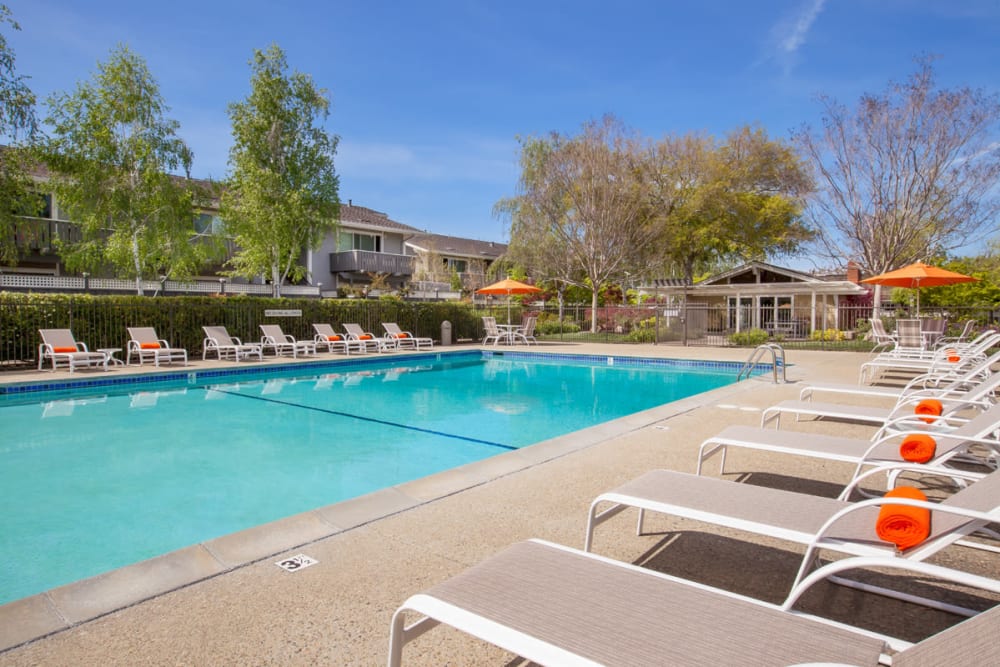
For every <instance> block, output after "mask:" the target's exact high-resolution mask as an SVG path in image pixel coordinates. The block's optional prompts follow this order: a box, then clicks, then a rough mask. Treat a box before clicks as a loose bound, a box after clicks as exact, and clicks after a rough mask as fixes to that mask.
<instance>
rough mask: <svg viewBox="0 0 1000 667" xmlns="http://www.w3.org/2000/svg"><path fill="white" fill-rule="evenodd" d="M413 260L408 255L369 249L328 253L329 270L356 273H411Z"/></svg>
mask: <svg viewBox="0 0 1000 667" xmlns="http://www.w3.org/2000/svg"><path fill="white" fill-rule="evenodd" d="M413 260H414V258H413V257H411V256H410V255H394V254H391V253H386V252H371V251H370V250H347V251H345V252H331V253H330V272H331V273H337V272H338V271H353V272H357V273H390V274H393V275H401V276H410V275H413Z"/></svg>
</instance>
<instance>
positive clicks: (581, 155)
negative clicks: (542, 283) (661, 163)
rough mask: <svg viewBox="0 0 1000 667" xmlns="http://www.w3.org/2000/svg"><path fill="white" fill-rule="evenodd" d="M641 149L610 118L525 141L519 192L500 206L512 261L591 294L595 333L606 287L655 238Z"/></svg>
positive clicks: (535, 272) (592, 329)
mask: <svg viewBox="0 0 1000 667" xmlns="http://www.w3.org/2000/svg"><path fill="white" fill-rule="evenodd" d="M641 148H642V147H641V145H640V142H639V140H638V139H637V138H635V137H634V136H633V135H631V134H629V133H628V132H626V130H625V129H624V127H623V126H622V124H621V123H620V122H619V121H617V120H616V119H614V118H613V117H610V116H608V117H605V118H604V119H602V120H601V121H599V122H591V123H588V124H586V125H585V126H584V128H583V132H582V133H581V134H580V135H578V136H564V135H560V134H557V133H553V134H551V135H550V136H548V137H546V138H543V139H538V138H533V139H526V140H523V141H522V146H521V179H520V181H519V183H518V189H519V193H518V194H517V195H516V196H515V197H512V198H509V199H506V200H503V201H501V202H499V203H498V204H497V206H496V210H497V211H498V212H500V213H504V214H507V215H510V218H511V246H512V247H511V248H509V249H508V257H509V259H510V260H511V261H513V262H517V263H522V262H523V263H525V264H526V265H529V266H530V267H531V269H532V273H533V274H534V277H535V278H536V279H537V278H541V277H545V278H548V279H552V280H556V281H558V282H560V283H562V284H573V285H579V286H585V287H587V288H588V289H590V290H591V308H592V312H593V314H594V316H593V317H592V318H591V331H592V332H596V331H597V302H598V295H599V293H600V289H601V287H602V286H603V285H605V284H607V283H608V282H610V281H611V280H613V279H615V278H618V277H620V276H622V275H623V274H624V272H625V271H627V270H630V269H632V268H633V267H634V265H635V261H636V257H637V256H638V254H639V251H640V249H642V248H644V247H645V246H646V245H647V244H648V243H649V242H650V241H651V240H652V238H653V230H652V228H651V227H650V225H649V224H647V222H648V221H647V218H646V212H647V209H646V207H645V200H644V196H643V191H642V188H641V182H640V179H639V178H638V175H639V171H640V164H641V160H642V150H641Z"/></svg>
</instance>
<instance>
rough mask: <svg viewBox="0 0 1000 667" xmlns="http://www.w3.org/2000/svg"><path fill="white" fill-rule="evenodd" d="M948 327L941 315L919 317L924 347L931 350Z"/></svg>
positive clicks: (946, 321)
mask: <svg viewBox="0 0 1000 667" xmlns="http://www.w3.org/2000/svg"><path fill="white" fill-rule="evenodd" d="M947 328H948V320H947V319H945V318H943V317H921V318H920V335H921V336H922V337H923V339H924V347H925V348H927V349H929V350H932V349H934V348H935V347H938V341H940V340H941V339H942V338H943V337H944V332H945V329H947Z"/></svg>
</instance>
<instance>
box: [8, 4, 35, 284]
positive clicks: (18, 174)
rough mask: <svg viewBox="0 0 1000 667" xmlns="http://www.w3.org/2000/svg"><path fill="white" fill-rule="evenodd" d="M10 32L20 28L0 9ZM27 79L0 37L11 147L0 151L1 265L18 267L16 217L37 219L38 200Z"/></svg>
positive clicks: (32, 111) (32, 115)
mask: <svg viewBox="0 0 1000 667" xmlns="http://www.w3.org/2000/svg"><path fill="white" fill-rule="evenodd" d="M5 23H6V24H8V25H9V26H10V27H11V29H13V30H20V29H21V26H19V25H18V24H17V22H16V21H14V19H13V18H11V13H10V9H9V8H8V7H7V6H6V5H0V26H2V25H3V24H5ZM25 80H26V77H24V76H20V75H18V74H17V73H16V69H15V57H14V51H13V50H12V49H11V48H10V47H9V46H8V45H7V38H6V37H4V35H3V33H0V136H2V137H6V138H7V140H8V141H9V142H10V143H11V145H10V146H8V147H7V148H5V149H3V150H0V202H4V204H3V205H2V206H0V264H9V265H13V264H17V261H18V259H19V256H18V248H17V244H16V242H15V238H16V232H15V227H16V225H17V222H18V216H19V215H36V214H37V213H38V208H39V201H38V197H37V195H36V194H35V193H33V191H32V187H31V180H30V179H29V178H28V175H27V174H28V170H29V165H30V156H29V153H28V150H27V146H26V145H22V142H25V144H30V143H31V142H32V141H34V139H35V138H36V135H37V132H38V121H37V118H36V117H35V96H34V94H33V93H32V92H31V89H30V88H28V84H27V83H26V81H25Z"/></svg>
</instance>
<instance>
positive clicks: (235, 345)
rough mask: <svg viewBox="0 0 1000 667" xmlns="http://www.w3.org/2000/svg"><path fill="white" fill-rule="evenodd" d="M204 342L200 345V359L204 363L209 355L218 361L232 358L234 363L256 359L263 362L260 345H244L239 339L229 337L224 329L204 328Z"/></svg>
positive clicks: (216, 327)
mask: <svg viewBox="0 0 1000 667" xmlns="http://www.w3.org/2000/svg"><path fill="white" fill-rule="evenodd" d="M202 329H204V331H205V340H204V342H203V343H202V349H201V359H202V361H204V360H205V359H207V358H208V355H209V354H213V353H214V354H215V355H216V356H218V358H219V359H228V358H230V357H232V358H233V359H234V360H235V361H237V362H238V361H240V360H242V359H247V358H249V357H257V359H258V360H261V361H263V359H264V353H263V352H262V351H261V347H260V343H244V342H243V341H241V340H240V339H239V338H235V337H233V336H230V335H229V332H228V331H226V327H218V326H215V327H205V326H203V327H202Z"/></svg>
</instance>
